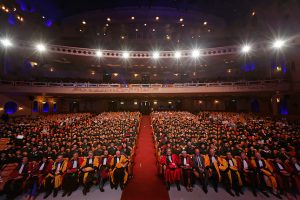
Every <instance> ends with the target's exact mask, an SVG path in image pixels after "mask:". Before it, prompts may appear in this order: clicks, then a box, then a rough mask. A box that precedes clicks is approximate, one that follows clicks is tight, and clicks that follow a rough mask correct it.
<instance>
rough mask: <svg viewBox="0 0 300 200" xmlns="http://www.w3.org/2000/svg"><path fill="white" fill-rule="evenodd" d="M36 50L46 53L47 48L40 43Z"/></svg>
mask: <svg viewBox="0 0 300 200" xmlns="http://www.w3.org/2000/svg"><path fill="white" fill-rule="evenodd" d="M35 48H36V49H37V50H38V51H39V52H45V51H46V46H45V45H44V44H42V43H39V44H37V45H36V46H35Z"/></svg>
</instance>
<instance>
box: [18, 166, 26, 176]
mask: <svg viewBox="0 0 300 200" xmlns="http://www.w3.org/2000/svg"><path fill="white" fill-rule="evenodd" d="M24 167H25V165H24V164H22V165H21V167H20V169H19V174H22V172H23V169H24Z"/></svg>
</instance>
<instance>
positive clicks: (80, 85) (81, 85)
mask: <svg viewBox="0 0 300 200" xmlns="http://www.w3.org/2000/svg"><path fill="white" fill-rule="evenodd" d="M281 83H288V81H287V80H281V79H280V80H277V79H276V80H260V81H236V82H208V83H173V84H158V83H155V84H115V83H114V84H99V83H89V82H86V83H77V82H73V83H67V82H65V83H64V82H31V81H5V80H1V81H0V85H2V86H3V85H10V86H34V87H67V88H69V87H71V88H72V87H73V88H76V87H77V88H165V87H175V88H181V87H185V88H186V87H222V86H224V87H228V86H254V85H261V86H263V85H270V84H281Z"/></svg>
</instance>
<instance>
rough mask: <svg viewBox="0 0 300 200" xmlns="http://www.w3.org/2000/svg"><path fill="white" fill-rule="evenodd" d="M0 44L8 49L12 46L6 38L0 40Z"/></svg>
mask: <svg viewBox="0 0 300 200" xmlns="http://www.w3.org/2000/svg"><path fill="white" fill-rule="evenodd" d="M1 44H2V45H3V46H4V47H10V46H12V42H11V40H10V39H8V38H4V39H1Z"/></svg>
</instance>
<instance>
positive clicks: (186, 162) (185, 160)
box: [180, 151, 194, 192]
mask: <svg viewBox="0 0 300 200" xmlns="http://www.w3.org/2000/svg"><path fill="white" fill-rule="evenodd" d="M180 167H181V169H182V178H183V179H182V180H183V184H184V186H185V187H186V190H187V191H188V192H192V191H193V186H192V184H193V179H194V173H193V160H192V158H191V156H190V155H188V154H187V152H186V151H182V152H181V156H180Z"/></svg>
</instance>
